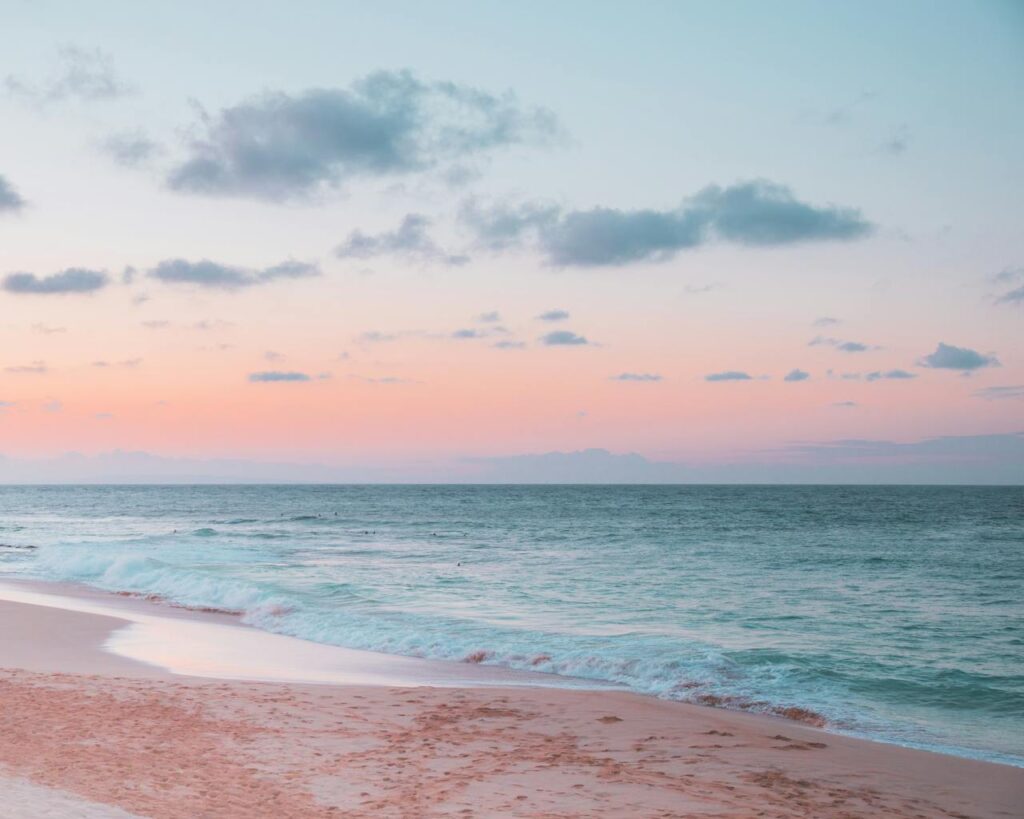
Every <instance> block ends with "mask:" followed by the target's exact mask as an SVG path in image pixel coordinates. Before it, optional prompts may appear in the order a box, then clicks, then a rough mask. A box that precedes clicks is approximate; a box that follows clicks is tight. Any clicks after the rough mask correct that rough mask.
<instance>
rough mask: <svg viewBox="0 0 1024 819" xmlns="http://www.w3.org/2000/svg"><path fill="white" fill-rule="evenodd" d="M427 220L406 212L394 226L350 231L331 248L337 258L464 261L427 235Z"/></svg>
mask: <svg viewBox="0 0 1024 819" xmlns="http://www.w3.org/2000/svg"><path fill="white" fill-rule="evenodd" d="M430 224H431V222H430V220H429V219H428V218H427V217H426V216H423V215H422V214H419V213H410V214H407V215H406V217H405V218H404V219H403V220H402V223H401V224H400V225H399V226H398V228H397V229H395V230H392V231H387V232H384V233H377V234H366V233H363V232H362V231H359V230H354V231H352V232H351V233H350V234H349V235H348V238H347V239H346V240H345V241H344V242H343V243H342V244H341V245H339V246H338V247H337V248H336V249H335V251H334V252H335V255H336V256H338V258H339V259H371V258H374V257H376V256H384V255H396V256H404V257H406V258H409V259H415V260H417V261H420V262H424V263H428V262H438V263H441V264H447V265H452V266H458V265H463V264H466V262H468V261H469V257H468V256H460V255H455V254H450V253H447V252H446V251H444V250H442V249H441V247H440V246H438V244H437V243H436V242H434V240H433V239H431V238H430V237H429V236H428V235H427V228H428V227H429V226H430Z"/></svg>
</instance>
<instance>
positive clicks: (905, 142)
mask: <svg viewBox="0 0 1024 819" xmlns="http://www.w3.org/2000/svg"><path fill="white" fill-rule="evenodd" d="M909 147H910V132H909V131H908V130H907V128H906V126H904V127H902V128H900V129H899V130H897V131H896V132H895V133H893V135H892V136H890V137H889V138H888V139H886V140H884V141H883V142H882V143H881V144H880V145H879V146H878V150H879V152H880V153H883V154H888V155H889V156H901V155H903V154H905V153H906V152H907V149H908V148H909Z"/></svg>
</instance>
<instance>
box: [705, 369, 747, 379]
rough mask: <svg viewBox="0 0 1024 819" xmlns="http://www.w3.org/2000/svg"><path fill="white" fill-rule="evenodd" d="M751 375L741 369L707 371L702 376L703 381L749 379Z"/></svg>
mask: <svg viewBox="0 0 1024 819" xmlns="http://www.w3.org/2000/svg"><path fill="white" fill-rule="evenodd" d="M751 379H752V376H751V375H749V374H748V373H745V372H743V371H741V370H725V371H723V372H720V373H709V374H708V375H705V376H704V380H705V381H750V380H751Z"/></svg>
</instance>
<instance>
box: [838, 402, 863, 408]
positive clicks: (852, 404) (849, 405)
mask: <svg viewBox="0 0 1024 819" xmlns="http://www.w3.org/2000/svg"><path fill="white" fill-rule="evenodd" d="M832 406H833V407H840V408H845V409H850V408H852V407H857V406H860V405H859V404H858V403H857V402H856V401H836V402H835V403H834V404H833V405H832Z"/></svg>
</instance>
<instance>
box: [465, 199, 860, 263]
mask: <svg viewBox="0 0 1024 819" xmlns="http://www.w3.org/2000/svg"><path fill="white" fill-rule="evenodd" d="M460 219H461V220H462V222H463V224H465V225H466V226H467V227H468V228H469V229H470V230H471V231H472V232H473V233H474V235H475V237H476V241H477V244H478V245H479V246H481V247H484V248H487V249H490V250H502V249H505V248H508V247H513V246H517V245H520V244H522V243H523V242H524V241H525V240H532V241H533V242H534V243H535V244H536V245H537V247H538V248H539V249H540V251H541V252H542V253H543V254H544V255H545V256H546V257H547V262H548V263H549V264H552V265H558V266H581V267H597V266H618V265H624V264H628V263H630V262H637V261H655V262H659V261H666V260H668V259H671V258H672V257H673V256H675V255H676V254H677V253H678V252H680V251H683V250H688V249H691V248H695V247H698V246H700V245H703V244H706V243H708V242H710V241H713V240H716V239H717V240H719V241H724V242H730V243H733V244H739V245H748V246H775V245H789V244H794V243H798V242H810V241H849V240H853V239H860V238H863V237H865V236H867V235H869V234H870V233H871V232H872V231H873V230H874V226H873V225H872V224H871V223H870V222H868V221H866V220H865V219H864V218H863V217H862V216H861V214H860V212H859V211H857V210H855V209H852V208H842V207H837V206H835V205H824V206H814V205H809V204H806V203H804V202H801V201H799V200H798V199H796V197H795V196H794V195H793V193H792V192H791V191H790V189H789V188H787V187H785V186H783V185H778V184H775V183H773V182H768V181H764V180H755V181H751V182H741V183H738V184H736V185H732V186H729V187H726V188H722V187H720V186H717V185H711V186H709V187H707V188H704V189H703V190H702V191H700V192H698V193H697V194H696V195H694V196H692V197H690V198H688V199H686V200H684V201H683V203H682V204H681V205H680V206H679V207H678V208H675V209H672V210H664V211H662V210H651V209H645V210H619V209H616V208H608V207H597V208H592V209H590V210H569V211H566V210H563V209H562V208H560V207H559V206H557V205H550V204H543V203H525V204H521V205H518V206H514V207H513V206H510V205H507V204H499V205H496V206H493V207H490V208H485V207H482V206H481V205H480V204H479V203H478V202H476V201H475V200H470V201H468V202H466V203H465V204H464V205H463V207H462V209H461V212H460Z"/></svg>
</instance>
